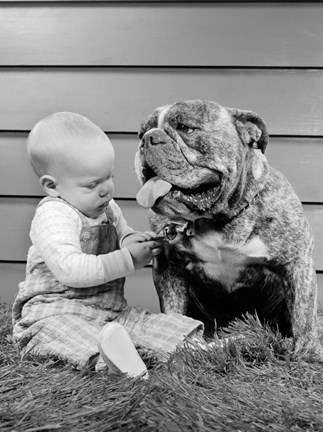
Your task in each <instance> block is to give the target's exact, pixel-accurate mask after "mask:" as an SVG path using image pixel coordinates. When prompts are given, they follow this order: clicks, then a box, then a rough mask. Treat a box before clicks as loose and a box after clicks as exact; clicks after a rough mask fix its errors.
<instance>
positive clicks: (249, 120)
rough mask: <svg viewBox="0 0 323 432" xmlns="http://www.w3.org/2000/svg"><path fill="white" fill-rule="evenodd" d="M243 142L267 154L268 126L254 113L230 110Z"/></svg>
mask: <svg viewBox="0 0 323 432" xmlns="http://www.w3.org/2000/svg"><path fill="white" fill-rule="evenodd" d="M228 111H229V112H230V113H231V116H232V118H233V122H234V125H235V127H236V129H237V131H238V133H239V136H240V138H241V141H242V142H243V143H244V144H247V145H248V146H249V147H251V148H254V149H259V150H261V152H262V153H265V150H266V147H267V144H268V140H269V138H268V131H267V126H266V124H265V122H264V121H263V119H262V118H261V117H260V116H259V115H258V114H256V113H254V112H253V111H244V110H239V109H235V108H228Z"/></svg>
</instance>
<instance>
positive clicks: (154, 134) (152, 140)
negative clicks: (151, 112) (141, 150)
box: [143, 129, 165, 146]
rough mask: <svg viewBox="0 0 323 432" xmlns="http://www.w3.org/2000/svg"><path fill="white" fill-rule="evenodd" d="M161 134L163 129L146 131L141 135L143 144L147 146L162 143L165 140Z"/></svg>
mask: <svg viewBox="0 0 323 432" xmlns="http://www.w3.org/2000/svg"><path fill="white" fill-rule="evenodd" d="M163 134H164V133H163V131H162V130H160V129H151V130H150V131H148V132H146V133H145V135H144V137H143V142H144V145H145V146H148V145H156V144H163V143H164V142H165V139H164V137H163Z"/></svg>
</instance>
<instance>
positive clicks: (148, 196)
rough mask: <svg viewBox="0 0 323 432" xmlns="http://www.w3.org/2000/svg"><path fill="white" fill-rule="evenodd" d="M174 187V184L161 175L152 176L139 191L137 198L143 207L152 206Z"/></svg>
mask: <svg viewBox="0 0 323 432" xmlns="http://www.w3.org/2000/svg"><path fill="white" fill-rule="evenodd" d="M171 188H172V185H171V184H170V183H168V182H167V181H165V180H163V179H161V178H160V177H158V176H156V177H152V178H151V179H149V180H148V181H147V182H146V183H145V184H144V185H143V187H142V188H141V189H140V191H139V192H138V193H137V196H136V199H137V202H138V204H140V205H141V206H142V207H146V208H151V207H152V206H153V205H154V204H155V202H156V200H157V199H158V198H160V197H163V196H164V195H166V194H167V193H168V192H169V191H170V190H171Z"/></svg>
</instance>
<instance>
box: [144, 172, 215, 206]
mask: <svg viewBox="0 0 323 432" xmlns="http://www.w3.org/2000/svg"><path fill="white" fill-rule="evenodd" d="M144 178H145V183H144V185H143V186H142V188H141V189H140V191H139V192H138V194H137V201H138V203H139V204H140V205H141V206H142V207H146V208H151V207H154V206H156V205H157V204H158V202H159V201H160V200H161V199H162V198H164V197H165V196H166V195H167V196H168V197H170V198H173V200H176V201H177V202H180V203H183V204H184V205H185V206H186V207H188V208H189V209H191V210H192V211H201V212H204V211H206V210H208V209H210V208H211V207H212V204H214V203H215V201H216V199H217V197H218V194H219V186H220V184H221V176H220V174H218V173H214V176H213V179H212V182H206V183H203V184H200V185H199V186H197V187H196V188H183V187H179V186H177V185H174V184H172V183H170V182H168V181H167V180H163V179H162V178H160V177H159V176H158V175H157V174H156V173H155V172H154V171H153V170H152V169H151V168H150V167H146V168H145V169H144Z"/></svg>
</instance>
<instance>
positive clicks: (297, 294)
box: [286, 255, 323, 362]
mask: <svg viewBox="0 0 323 432" xmlns="http://www.w3.org/2000/svg"><path fill="white" fill-rule="evenodd" d="M304 260H306V261H307V262H306V263H304ZM298 261H300V260H297V261H296V262H295V261H294V262H292V263H290V264H288V265H287V280H288V284H287V285H288V291H289V292H287V293H286V300H287V305H288V309H289V312H290V316H291V324H292V331H293V337H294V352H295V354H296V355H297V356H300V357H305V358H308V359H313V360H318V361H320V362H323V348H322V345H321V344H320V341H319V337H318V326H317V279H316V273H315V268H314V263H313V259H312V256H311V255H307V256H304V257H303V262H298Z"/></svg>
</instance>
